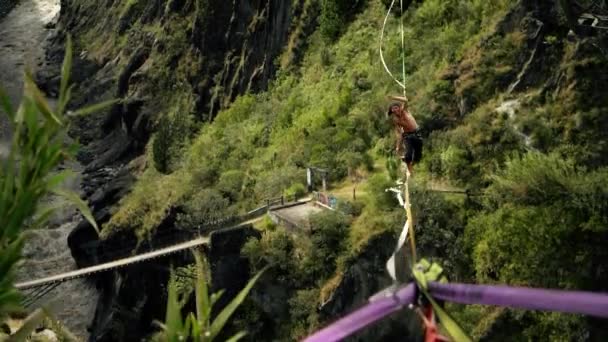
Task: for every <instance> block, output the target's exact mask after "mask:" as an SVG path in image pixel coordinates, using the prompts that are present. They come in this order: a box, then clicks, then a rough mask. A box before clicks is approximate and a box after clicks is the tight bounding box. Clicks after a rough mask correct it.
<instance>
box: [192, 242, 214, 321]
mask: <svg viewBox="0 0 608 342" xmlns="http://www.w3.org/2000/svg"><path fill="white" fill-rule="evenodd" d="M194 259H195V260H196V286H195V288H194V290H195V294H196V317H197V319H198V322H199V324H200V325H201V326H200V329H201V330H202V331H207V330H209V321H210V315H211V302H210V300H209V289H208V287H207V281H206V279H205V278H204V275H205V271H206V268H205V264H204V261H203V258H202V256H201V255H200V254H199V253H196V252H194Z"/></svg>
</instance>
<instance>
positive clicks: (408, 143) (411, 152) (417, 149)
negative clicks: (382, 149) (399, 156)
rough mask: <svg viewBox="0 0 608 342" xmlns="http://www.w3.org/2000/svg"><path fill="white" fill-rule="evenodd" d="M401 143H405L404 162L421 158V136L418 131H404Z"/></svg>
mask: <svg viewBox="0 0 608 342" xmlns="http://www.w3.org/2000/svg"><path fill="white" fill-rule="evenodd" d="M403 143H404V144H405V158H404V160H405V162H406V163H411V162H414V163H417V162H419V161H420V160H421V159H422V137H421V136H420V134H418V132H412V133H404V134H403Z"/></svg>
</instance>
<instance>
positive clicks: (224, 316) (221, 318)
mask: <svg viewBox="0 0 608 342" xmlns="http://www.w3.org/2000/svg"><path fill="white" fill-rule="evenodd" d="M267 269H268V267H265V268H264V269H262V270H261V271H260V272H259V273H258V274H256V275H255V277H253V278H252V279H251V280H250V281H249V283H247V286H245V288H244V289H242V290H241V292H239V294H238V295H237V296H236V297H234V299H233V300H232V301H231V302H230V303H229V304H228V305H226V307H225V308H224V309H223V310H222V311H221V312H220V313H219V314H218V315H217V317H216V318H215V320H214V321H213V323H211V339H212V340H213V339H214V338H215V337H217V335H218V334H219V333H220V331H221V330H222V329H223V328H224V325H226V323H227V322H228V320H229V319H230V316H232V314H234V312H235V311H236V309H238V307H239V306H240V305H241V304H242V303H243V301H244V300H245V298H246V297H247V295H248V294H249V291H251V289H252V288H253V285H255V283H256V282H257V280H258V279H259V278H260V277H261V276H262V274H263V273H264V272H265V271H266V270H267Z"/></svg>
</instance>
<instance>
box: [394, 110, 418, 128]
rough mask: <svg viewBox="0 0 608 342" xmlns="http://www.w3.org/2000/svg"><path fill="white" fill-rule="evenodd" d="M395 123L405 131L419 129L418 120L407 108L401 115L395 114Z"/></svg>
mask: <svg viewBox="0 0 608 342" xmlns="http://www.w3.org/2000/svg"><path fill="white" fill-rule="evenodd" d="M393 123H394V124H395V126H397V127H398V128H400V129H401V130H402V132H403V133H410V132H414V131H415V130H417V129H418V124H417V123H416V120H415V119H414V117H413V116H412V114H410V113H409V111H407V109H403V110H402V111H401V114H400V115H393Z"/></svg>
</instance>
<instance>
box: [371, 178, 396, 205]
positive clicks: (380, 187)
mask: <svg viewBox="0 0 608 342" xmlns="http://www.w3.org/2000/svg"><path fill="white" fill-rule="evenodd" d="M392 187H395V183H393V182H392V181H391V180H390V179H389V178H387V177H386V175H383V174H375V175H373V176H371V177H370V178H369V179H368V180H367V190H366V191H367V193H368V194H369V198H370V202H371V203H370V204H371V205H372V206H373V207H374V208H376V209H377V210H381V211H392V210H394V209H395V208H397V207H399V202H398V201H397V199H396V198H395V196H394V194H393V193H392V192H387V191H385V190H386V189H388V188H392Z"/></svg>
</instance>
